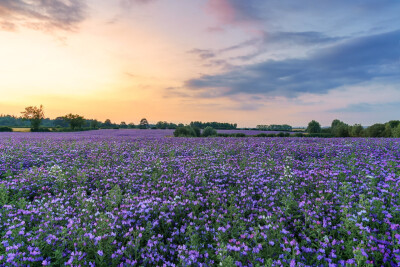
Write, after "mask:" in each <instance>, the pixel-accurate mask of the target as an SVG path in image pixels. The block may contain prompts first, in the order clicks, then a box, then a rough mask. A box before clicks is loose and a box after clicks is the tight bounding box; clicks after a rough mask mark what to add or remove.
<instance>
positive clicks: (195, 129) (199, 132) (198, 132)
mask: <svg viewBox="0 0 400 267" xmlns="http://www.w3.org/2000/svg"><path fill="white" fill-rule="evenodd" d="M192 128H193V130H194V132H195V133H196V136H197V137H200V136H201V130H200V128H199V127H196V126H195V127H192Z"/></svg>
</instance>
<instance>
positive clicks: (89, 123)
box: [0, 105, 237, 132]
mask: <svg viewBox="0 0 400 267" xmlns="http://www.w3.org/2000/svg"><path fill="white" fill-rule="evenodd" d="M191 125H196V126H193V127H196V128H199V129H205V128H207V127H211V125H212V126H214V127H215V128H217V129H236V127H237V124H236V123H235V124H230V123H221V122H199V121H196V122H191ZM184 126H185V125H184V124H183V123H178V124H175V123H172V122H166V121H159V122H157V123H156V124H154V125H151V124H149V122H148V121H147V119H146V118H142V119H141V120H140V122H139V123H138V124H137V125H135V124H134V123H133V122H131V123H126V122H124V121H122V122H121V123H113V122H111V120H110V119H106V120H105V121H104V122H102V121H100V120H96V119H86V118H84V117H83V116H81V115H78V114H72V113H70V114H66V115H64V116H59V117H56V118H55V119H50V118H46V117H45V115H44V108H43V106H42V105H40V106H39V107H36V106H29V107H26V108H25V110H24V111H22V112H21V116H19V117H17V116H13V115H0V131H12V128H11V127H30V128H31V131H33V132H35V131H50V128H51V129H52V131H79V130H92V129H177V128H179V127H184Z"/></svg>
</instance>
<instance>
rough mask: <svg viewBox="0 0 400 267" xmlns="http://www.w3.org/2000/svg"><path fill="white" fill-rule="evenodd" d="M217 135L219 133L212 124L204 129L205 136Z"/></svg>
mask: <svg viewBox="0 0 400 267" xmlns="http://www.w3.org/2000/svg"><path fill="white" fill-rule="evenodd" d="M216 135H217V131H216V130H215V129H214V128H212V127H210V126H207V127H206V128H205V129H204V131H203V136H204V137H208V136H216Z"/></svg>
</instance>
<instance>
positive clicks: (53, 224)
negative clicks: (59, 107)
mask: <svg viewBox="0 0 400 267" xmlns="http://www.w3.org/2000/svg"><path fill="white" fill-rule="evenodd" d="M122 132H123V134H121V132H118V131H105V132H103V133H102V132H101V131H96V132H93V133H91V132H85V133H63V134H61V133H60V134H16V133H14V134H13V133H2V134H1V135H0V265H1V266H2V265H5V266H27V265H30V266H37V265H52V266H62V265H69V266H79V265H82V266H106V265H111V266H117V265H120V264H122V265H123V266H154V265H160V266H161V265H165V266H217V265H220V266H235V265H236V266H281V265H285V266H346V265H358V266H381V265H385V266H396V265H399V264H400V196H399V192H400V150H399V147H400V140H398V139H397V140H396V139H313V138H307V139H301V138H280V139H276V138H246V139H242V138H209V139H207V138H205V139H190V138H188V139H187V138H164V137H159V136H153V137H151V136H150V137H149V136H137V134H136V133H137V131H132V133H135V134H130V131H129V130H127V131H122ZM145 132H147V131H145ZM149 132H150V130H149ZM146 134H147V133H146Z"/></svg>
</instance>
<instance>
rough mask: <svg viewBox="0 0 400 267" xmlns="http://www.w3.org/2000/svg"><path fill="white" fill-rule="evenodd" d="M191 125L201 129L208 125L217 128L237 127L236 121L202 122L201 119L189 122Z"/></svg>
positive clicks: (231, 128)
mask: <svg viewBox="0 0 400 267" xmlns="http://www.w3.org/2000/svg"><path fill="white" fill-rule="evenodd" d="M189 125H190V126H191V127H197V128H200V129H205V128H207V127H211V128H213V129H217V130H234V129H236V128H237V124H236V123H227V122H215V121H214V122H201V121H192V122H191V123H190V124H189Z"/></svg>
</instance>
